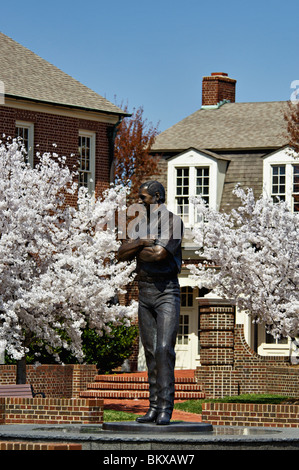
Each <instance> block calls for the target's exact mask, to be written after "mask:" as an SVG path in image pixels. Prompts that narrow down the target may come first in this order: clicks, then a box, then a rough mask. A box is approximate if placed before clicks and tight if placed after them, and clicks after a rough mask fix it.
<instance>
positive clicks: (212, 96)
mask: <svg viewBox="0 0 299 470" xmlns="http://www.w3.org/2000/svg"><path fill="white" fill-rule="evenodd" d="M236 82H237V81H236V80H233V79H232V78H229V77H228V76H227V73H212V74H211V76H210V77H203V79H202V106H215V105H217V104H218V103H220V102H221V101H223V100H228V101H230V102H231V103H234V102H235V95H236Z"/></svg>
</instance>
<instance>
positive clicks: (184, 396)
mask: <svg viewBox="0 0 299 470" xmlns="http://www.w3.org/2000/svg"><path fill="white" fill-rule="evenodd" d="M148 397H149V392H148V391H146V390H143V391H142V390H86V391H84V392H81V393H80V398H114V399H122V398H123V399H129V400H134V399H147V398H148ZM199 398H205V394H204V393H203V392H186V391H185V392H175V400H193V399H199Z"/></svg>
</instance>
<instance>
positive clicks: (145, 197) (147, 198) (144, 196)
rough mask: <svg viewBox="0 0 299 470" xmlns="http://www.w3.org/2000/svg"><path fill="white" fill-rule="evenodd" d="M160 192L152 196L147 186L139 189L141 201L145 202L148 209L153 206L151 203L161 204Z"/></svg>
mask: <svg viewBox="0 0 299 470" xmlns="http://www.w3.org/2000/svg"><path fill="white" fill-rule="evenodd" d="M159 199H160V197H159V193H156V194H155V195H154V196H151V195H150V194H149V193H148V192H147V189H146V188H142V189H141V190H140V191H139V200H140V203H141V204H143V205H144V206H145V207H146V209H147V210H148V209H149V208H150V206H151V204H159Z"/></svg>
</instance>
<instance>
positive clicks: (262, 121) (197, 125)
mask: <svg viewBox="0 0 299 470" xmlns="http://www.w3.org/2000/svg"><path fill="white" fill-rule="evenodd" d="M286 109H287V102H285V101H274V102H254V103H225V104H222V105H221V106H219V107H218V108H213V109H203V108H201V109H199V110H198V111H196V112H195V113H193V114H191V115H190V116H188V117H186V118H185V119H183V120H182V121H180V122H178V123H177V124H175V125H174V126H172V127H170V128H169V129H167V130H166V131H164V132H162V133H161V134H160V135H159V136H158V137H157V138H156V141H155V144H154V146H153V148H152V150H154V151H157V152H159V151H162V152H167V151H169V152H181V151H183V150H185V149H187V148H189V147H194V148H200V149H210V150H213V151H221V150H226V151H227V150H237V149H238V150H241V149H242V150H248V149H251V150H253V149H275V148H280V147H282V146H284V145H286V144H287V138H286V122H285V120H284V112H285V111H286Z"/></svg>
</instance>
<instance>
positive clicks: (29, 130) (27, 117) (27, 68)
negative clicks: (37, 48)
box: [0, 33, 127, 362]
mask: <svg viewBox="0 0 299 470" xmlns="http://www.w3.org/2000/svg"><path fill="white" fill-rule="evenodd" d="M0 62H1V68H0V136H1V140H3V141H5V140H6V138H7V137H11V138H14V137H17V136H20V137H22V139H23V143H24V145H25V147H26V150H27V152H28V159H29V161H30V163H31V164H32V165H34V164H35V163H36V159H37V157H36V153H37V152H39V153H40V154H43V153H44V152H56V153H57V154H59V155H60V156H66V157H67V164H68V166H69V167H70V168H73V166H74V165H75V166H76V168H77V169H78V170H79V184H80V185H84V186H86V187H88V188H89V190H90V191H91V192H93V191H95V192H96V194H101V192H102V191H103V190H104V189H106V188H107V187H108V186H109V183H110V175H111V171H112V170H111V169H112V165H113V146H114V136H115V132H116V129H117V125H118V123H119V122H120V120H121V119H122V118H123V117H125V116H126V115H127V114H125V113H124V112H123V111H122V110H121V109H119V108H118V107H117V106H115V105H114V104H112V103H110V102H109V101H108V100H106V99H105V98H103V97H102V96H100V95H98V94H97V93H95V92H94V91H92V90H90V89H89V88H87V87H86V86H84V85H83V84H81V83H79V82H78V81H77V80H75V79H74V78H72V77H70V76H69V75H67V74H66V73H64V72H63V71H62V70H60V69H58V68H57V67H55V66H54V65H52V64H50V63H49V62H47V61H46V60H44V59H42V58H41V57H39V56H37V55H36V54H34V53H33V52H32V51H30V50H29V49H27V48H25V47H23V46H22V45H20V44H18V43H17V42H15V41H14V40H12V39H11V38H9V37H7V36H6V35H4V34H3V33H0ZM3 135H5V137H4V138H3ZM53 144H55V145H56V146H55V147H53ZM78 161H79V166H78ZM69 202H70V203H71V202H72V201H71V200H69ZM1 355H2V354H1V351H0V356H1ZM2 361H3V359H2ZM0 362H1V360H0Z"/></svg>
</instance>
